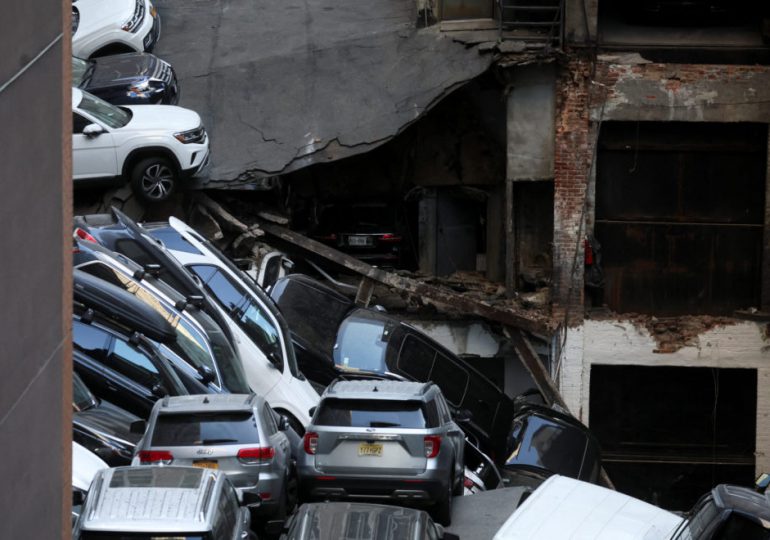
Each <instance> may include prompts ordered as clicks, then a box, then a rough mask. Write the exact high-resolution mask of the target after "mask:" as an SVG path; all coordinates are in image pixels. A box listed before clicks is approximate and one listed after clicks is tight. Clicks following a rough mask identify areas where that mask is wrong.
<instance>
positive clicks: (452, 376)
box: [430, 353, 493, 414]
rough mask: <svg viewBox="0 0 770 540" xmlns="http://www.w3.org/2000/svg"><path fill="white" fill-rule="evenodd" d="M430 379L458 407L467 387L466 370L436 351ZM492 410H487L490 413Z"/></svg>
mask: <svg viewBox="0 0 770 540" xmlns="http://www.w3.org/2000/svg"><path fill="white" fill-rule="evenodd" d="M430 380H432V381H433V382H434V383H436V384H437V385H438V387H439V388H441V393H442V394H444V397H445V398H446V399H447V401H449V403H451V404H452V405H454V406H455V407H459V406H460V404H461V403H462V402H463V400H464V399H465V391H466V390H467V388H468V372H467V371H465V369H463V368H462V367H461V366H459V365H458V364H457V363H456V362H454V361H453V360H452V359H450V358H449V357H448V356H446V355H443V354H441V353H436V360H435V362H434V363H433V371H431V374H430ZM482 395H483V394H482ZM472 412H473V411H472ZM492 412H493V411H489V413H490V414H491V413H492Z"/></svg>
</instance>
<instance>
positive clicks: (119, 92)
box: [72, 53, 179, 105]
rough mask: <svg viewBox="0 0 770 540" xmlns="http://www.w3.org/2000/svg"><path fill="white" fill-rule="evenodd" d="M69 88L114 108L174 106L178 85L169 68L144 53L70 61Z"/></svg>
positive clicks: (155, 57)
mask: <svg viewBox="0 0 770 540" xmlns="http://www.w3.org/2000/svg"><path fill="white" fill-rule="evenodd" d="M72 85H73V86H77V87H78V88H80V89H81V90H85V91H86V92H88V93H90V94H93V95H94V96H97V97H99V98H101V99H103V100H104V101H106V102H108V103H112V104H113V105H151V104H158V103H160V104H163V105H176V104H177V103H178V102H179V83H178V82H177V80H176V73H174V68H172V67H171V64H169V63H168V62H165V61H163V60H161V59H160V58H158V57H157V56H154V55H152V54H147V53H125V54H116V55H113V56H103V57H101V58H95V59H93V60H83V59H82V58H77V57H75V56H73V57H72Z"/></svg>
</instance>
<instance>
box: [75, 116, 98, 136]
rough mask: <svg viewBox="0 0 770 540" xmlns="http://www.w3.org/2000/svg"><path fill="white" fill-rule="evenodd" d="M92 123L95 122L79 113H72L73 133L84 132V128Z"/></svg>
mask: <svg viewBox="0 0 770 540" xmlns="http://www.w3.org/2000/svg"><path fill="white" fill-rule="evenodd" d="M92 123H93V122H91V121H90V120H86V119H85V118H83V117H82V116H80V115H79V114H78V113H72V133H83V128H84V127H86V126H87V125H88V124H92Z"/></svg>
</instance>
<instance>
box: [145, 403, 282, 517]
mask: <svg viewBox="0 0 770 540" xmlns="http://www.w3.org/2000/svg"><path fill="white" fill-rule="evenodd" d="M137 427H140V426H137ZM288 429H290V428H289V423H288V420H287V419H286V418H285V417H283V416H279V415H278V414H277V413H276V412H275V411H273V409H271V408H270V406H269V405H268V404H267V402H266V401H265V400H264V399H263V398H262V397H260V396H257V395H256V394H249V395H246V394H206V395H196V396H178V397H167V398H163V399H162V400H159V401H158V402H157V403H156V404H155V406H154V407H153V409H152V412H151V413H150V417H149V420H148V422H147V430H146V432H145V434H144V436H143V437H142V439H141V440H140V441H139V443H138V444H137V446H136V453H135V455H134V459H133V461H132V464H133V465H158V464H163V465H170V464H174V465H191V466H193V467H200V468H204V469H215V470H220V471H223V472H224V473H226V474H227V476H228V478H229V479H230V480H231V481H232V483H233V485H234V486H235V488H236V490H237V491H238V492H239V495H240V496H241V499H242V500H243V501H247V502H254V501H256V502H260V503H261V504H259V505H258V506H256V507H254V511H255V514H256V515H258V516H267V517H276V518H283V517H284V516H285V515H286V513H287V511H288V510H289V507H290V506H292V505H293V503H294V501H295V499H296V472H295V467H294V465H293V460H292V453H291V447H290V443H289V438H288V437H287V435H286V434H285V433H284V431H286V430H288Z"/></svg>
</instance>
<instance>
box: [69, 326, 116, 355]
mask: <svg viewBox="0 0 770 540" xmlns="http://www.w3.org/2000/svg"><path fill="white" fill-rule="evenodd" d="M109 339H110V334H109V333H108V332H106V331H104V330H102V329H101V328H98V327H96V326H93V325H90V324H83V323H82V322H80V321H73V322H72V343H73V345H74V346H75V347H77V348H78V349H79V350H81V351H83V352H84V353H86V354H88V355H89V356H92V357H94V358H101V359H103V358H104V357H105V356H107V348H108V347H109Z"/></svg>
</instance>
